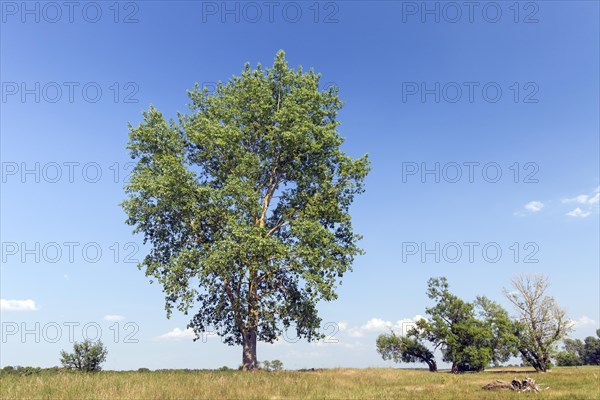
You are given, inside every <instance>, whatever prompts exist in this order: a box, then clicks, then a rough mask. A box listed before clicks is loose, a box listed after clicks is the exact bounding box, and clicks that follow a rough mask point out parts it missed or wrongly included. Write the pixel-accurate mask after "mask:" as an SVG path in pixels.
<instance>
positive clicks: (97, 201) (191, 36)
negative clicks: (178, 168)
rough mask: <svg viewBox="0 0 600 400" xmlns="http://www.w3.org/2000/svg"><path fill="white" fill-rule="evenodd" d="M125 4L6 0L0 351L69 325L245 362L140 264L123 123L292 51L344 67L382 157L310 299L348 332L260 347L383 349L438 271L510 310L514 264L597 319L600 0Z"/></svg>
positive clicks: (364, 137) (368, 148) (198, 363)
mask: <svg viewBox="0 0 600 400" xmlns="http://www.w3.org/2000/svg"><path fill="white" fill-rule="evenodd" d="M113 3H114V2H95V3H94V2H91V3H90V2H75V3H74V6H73V8H72V9H69V8H67V6H64V5H61V4H62V3H61V2H58V3H52V2H50V3H47V2H27V3H22V2H7V1H4V2H2V4H1V7H2V21H1V25H0V29H1V32H0V36H1V37H0V45H1V50H0V58H1V62H0V74H1V79H0V80H1V81H2V99H1V102H0V106H1V113H2V114H1V122H0V127H1V132H2V137H1V142H0V145H1V153H0V155H1V158H2V191H1V221H2V223H1V231H0V233H1V236H2V238H1V242H2V266H1V270H0V271H1V278H2V279H1V298H2V314H1V315H2V335H3V336H2V343H1V345H2V352H1V353H0V354H1V356H0V364H1V365H2V366H4V365H38V366H52V365H56V364H58V358H59V357H58V354H59V352H60V350H61V349H65V348H69V347H70V346H71V345H70V343H69V340H70V339H71V338H69V333H70V332H72V334H73V338H72V339H74V340H81V339H82V338H83V335H87V336H88V337H91V338H94V337H95V335H96V331H97V330H99V334H101V338H102V340H103V341H104V342H105V343H106V344H107V345H108V348H109V357H108V361H107V363H106V368H108V369H132V368H139V367H148V368H152V369H155V368H215V367H219V366H221V365H229V366H231V367H235V366H237V365H238V364H239V363H240V359H241V355H240V353H241V349H240V348H239V347H228V346H226V345H224V344H222V343H221V342H220V340H219V339H218V338H216V337H213V336H210V337H208V338H207V340H206V341H205V343H202V342H192V341H191V338H190V336H189V334H188V333H187V332H186V331H185V327H186V324H187V322H188V318H187V317H186V316H184V315H181V314H174V315H173V317H172V318H171V319H170V320H168V319H166V317H165V312H164V299H163V295H162V293H161V288H160V287H159V286H157V285H150V284H149V282H148V279H147V278H146V277H145V276H144V273H143V272H142V271H139V270H138V269H137V268H136V264H135V259H141V258H142V257H143V256H144V254H145V251H147V249H145V248H144V246H143V245H142V244H141V239H140V237H139V236H134V235H132V233H131V227H129V226H127V225H125V223H124V220H125V215H124V213H123V212H122V210H121V209H120V207H119V205H118V204H119V203H120V202H121V201H122V200H123V199H124V197H125V195H124V192H123V189H122V186H123V182H124V179H126V176H127V172H128V169H129V168H130V166H131V165H130V164H128V163H129V162H130V160H129V158H128V155H127V152H126V150H125V145H126V143H127V123H128V122H131V123H132V124H134V125H136V124H137V123H138V122H139V121H140V119H141V112H142V111H143V110H146V109H147V108H148V107H149V105H150V104H153V105H155V106H156V107H157V108H158V109H159V110H161V111H162V112H163V113H164V114H165V115H167V116H175V115H176V112H177V111H185V110H186V106H185V105H186V104H187V100H188V99H187V97H186V89H190V88H192V87H193V85H194V83H195V82H198V83H200V84H212V83H214V82H216V81H219V80H227V79H229V78H230V77H231V76H232V75H234V74H238V73H240V72H241V70H242V68H243V65H244V63H245V62H247V61H248V62H250V63H251V64H252V65H255V64H256V63H259V62H260V63H262V64H263V65H271V63H272V60H273V58H274V56H275V53H276V52H277V51H278V50H279V49H283V50H285V51H286V54H287V59H288V61H289V63H290V64H291V65H292V66H297V65H300V64H301V65H302V66H304V67H305V68H308V67H314V68H315V70H317V71H319V72H321V73H322V75H323V77H322V82H323V86H326V85H327V84H335V85H336V86H338V87H339V88H340V96H341V97H342V99H343V100H344V101H345V107H344V109H343V110H342V112H341V113H340V121H341V122H342V125H341V126H340V132H341V133H342V135H343V136H345V137H346V138H347V141H346V143H345V144H344V149H345V150H346V151H347V152H348V153H349V154H352V155H354V156H359V155H361V154H363V153H365V152H368V153H369V154H370V157H371V159H372V166H373V170H372V172H371V174H370V175H369V177H368V179H367V190H366V193H365V194H364V195H362V196H361V197H360V198H358V199H357V200H356V202H355V204H354V206H353V208H352V215H353V218H354V226H355V229H356V231H357V232H359V233H361V234H362V235H363V236H364V240H363V242H362V246H363V248H364V249H365V250H366V255H365V256H362V257H359V258H357V260H356V262H355V265H354V272H352V273H350V274H348V275H346V276H345V277H344V279H343V285H342V286H340V287H339V290H338V293H339V299H338V300H337V301H335V302H333V303H327V304H322V305H321V306H320V310H321V316H322V318H323V321H324V322H330V323H331V324H329V325H326V326H325V327H324V332H326V333H328V334H329V333H331V334H333V336H334V339H335V340H333V341H337V343H320V344H307V343H306V342H304V341H299V342H297V343H292V342H294V341H295V338H294V337H293V334H290V337H289V338H288V340H287V341H286V340H281V341H280V342H279V343H277V344H275V345H266V344H264V345H260V346H259V354H258V357H259V359H261V360H263V359H275V358H278V359H280V360H282V361H283V362H284V365H285V366H286V367H288V368H303V367H335V366H347V367H368V366H385V365H391V364H390V363H389V362H384V361H382V360H381V359H380V357H379V356H378V355H377V353H376V351H375V345H374V341H375V338H376V336H377V334H378V333H381V332H384V331H386V329H387V328H388V327H390V326H397V325H398V324H399V323H398V322H397V321H409V320H411V319H413V318H415V316H417V315H422V314H424V309H425V307H427V306H428V305H429V304H430V303H429V301H428V299H427V297H426V295H425V288H426V281H427V279H428V278H429V277H431V276H440V275H443V276H446V277H447V278H448V280H449V282H450V285H451V289H452V290H453V291H454V292H455V293H456V294H458V295H459V296H461V297H463V298H464V299H467V300H472V299H474V297H475V296H476V295H477V294H485V295H486V296H488V297H490V298H492V299H495V300H498V301H500V302H501V303H502V304H504V305H505V306H506V307H507V308H508V309H510V306H509V304H507V302H506V301H505V300H504V299H503V297H502V288H503V287H508V286H509V285H510V279H511V278H512V277H514V276H515V275H517V274H520V273H541V274H545V275H547V276H548V277H549V278H550V281H551V284H552V286H551V289H550V293H551V294H553V295H554V296H555V297H556V298H557V300H558V302H559V304H561V305H562V306H564V307H565V308H566V309H567V310H568V313H569V316H570V318H572V319H573V320H574V321H576V327H575V331H574V332H573V334H572V336H573V337H584V336H587V335H591V334H593V332H594V330H595V329H597V328H598V321H599V320H600V315H599V313H600V311H599V303H600V298H599V292H600V290H599V285H600V276H599V265H600V260H599V250H598V243H599V239H600V238H599V213H598V186H599V156H598V154H599V135H598V132H599V111H598V110H599V109H600V105H599V104H598V103H599V74H598V70H599V37H600V35H599V27H598V20H599V6H598V3H597V2H594V1H579V2H578V1H571V2H566V1H565V2H561V1H540V2H520V3H518V4H517V7H515V5H514V2H512V1H511V2H474V6H473V7H474V8H473V9H471V10H469V9H468V8H466V6H464V5H463V6H461V4H462V2H457V3H453V2H450V3H444V2H428V3H426V6H425V7H426V8H424V6H422V4H423V3H422V2H392V1H371V2H366V1H365V2H363V1H348V2H346V1H339V2H319V3H315V2H312V1H310V2H283V1H282V2H275V3H273V5H269V3H268V2H260V1H259V2H249V3H248V2H246V3H243V2H228V3H226V6H223V5H222V4H223V3H222V2H201V1H174V2H166V1H165V2H163V1H141V2H121V3H119V6H118V7H115V6H114V4H113ZM23 4H26V6H23ZM57 4H58V7H57ZM448 4H450V5H448ZM457 5H458V8H457ZM24 7H27V9H24ZM269 7H271V8H269ZM436 10H437V11H436ZM436 13H437V14H436ZM115 20H116V21H117V22H115ZM94 21H95V22H94ZM27 171H31V172H27ZM428 171H429V172H428ZM436 171H437V172H436ZM457 173H460V176H458V175H457ZM470 173H471V174H472V175H471V176H469V175H470ZM98 174H100V175H98ZM436 174H437V176H436ZM498 174H501V175H498ZM36 246H37V247H36ZM436 246H437V247H436ZM470 249H472V251H473V253H472V258H470V257H469V250H470ZM484 249H485V250H484ZM517 249H518V250H517ZM458 250H460V252H461V253H460V254H459V253H457V251H458ZM98 251H100V252H101V254H98V253H97V252H98ZM498 251H500V252H501V253H496V252H498ZM497 254H498V255H497ZM436 255H437V256H438V257H439V260H436ZM36 257H37V258H39V259H38V260H36ZM29 300H30V301H29ZM511 311H512V309H511ZM36 324H39V325H36ZM86 324H87V325H86ZM70 327H72V328H70ZM117 333H118V337H117V336H116V334H117ZM36 335H37V336H36ZM135 341H137V342H135Z"/></svg>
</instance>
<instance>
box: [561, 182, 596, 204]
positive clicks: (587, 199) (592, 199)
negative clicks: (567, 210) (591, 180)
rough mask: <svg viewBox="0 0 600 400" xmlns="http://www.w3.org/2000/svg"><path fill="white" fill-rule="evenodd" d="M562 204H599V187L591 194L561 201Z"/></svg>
mask: <svg viewBox="0 0 600 400" xmlns="http://www.w3.org/2000/svg"><path fill="white" fill-rule="evenodd" d="M562 202H563V203H578V204H598V203H599V202H600V186H598V187H597V188H596V189H595V190H594V191H593V192H592V193H591V194H580V195H577V196H575V197H571V198H568V199H563V200H562Z"/></svg>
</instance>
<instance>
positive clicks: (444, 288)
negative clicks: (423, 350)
mask: <svg viewBox="0 0 600 400" xmlns="http://www.w3.org/2000/svg"><path fill="white" fill-rule="evenodd" d="M427 295H428V297H429V298H430V299H432V300H434V301H435V302H436V303H435V305H434V306H433V307H429V308H427V309H426V313H427V315H428V316H429V318H428V319H421V320H419V321H417V322H416V329H413V330H412V331H411V332H409V334H410V335H413V336H415V337H418V338H420V339H424V340H427V341H429V342H431V343H432V345H433V346H434V348H435V349H438V348H439V349H440V350H441V352H442V356H443V360H444V361H446V362H449V363H451V364H452V372H464V371H482V370H483V369H485V367H487V366H489V365H491V364H497V363H501V362H505V361H507V360H508V359H509V358H510V356H511V354H514V352H515V348H514V343H515V337H514V335H513V323H512V322H511V321H510V318H509V316H508V313H507V312H506V310H504V309H503V308H502V307H501V306H500V305H499V304H497V303H495V302H493V301H491V300H489V299H487V298H485V297H483V296H479V297H478V298H477V299H476V301H475V302H473V303H469V302H466V301H464V300H462V299H461V298H459V297H458V296H456V295H454V294H453V293H451V292H450V290H449V285H448V282H447V280H446V278H444V277H441V278H431V279H430V280H429V281H428V289H427Z"/></svg>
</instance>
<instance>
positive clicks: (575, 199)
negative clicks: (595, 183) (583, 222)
mask: <svg viewBox="0 0 600 400" xmlns="http://www.w3.org/2000/svg"><path fill="white" fill-rule="evenodd" d="M589 198H590V196H588V195H587V194H580V195H579V196H575V197H571V198H570V199H563V200H562V202H563V203H579V204H585V203H587V202H588V199H589Z"/></svg>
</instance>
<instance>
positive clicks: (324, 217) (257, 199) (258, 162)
mask: <svg viewBox="0 0 600 400" xmlns="http://www.w3.org/2000/svg"><path fill="white" fill-rule="evenodd" d="M319 79H320V75H319V74H316V73H315V72H314V71H313V70H310V71H309V72H304V71H303V70H302V68H301V67H299V68H298V69H297V70H294V69H292V68H289V67H288V64H287V62H286V61H285V55H284V53H283V51H280V52H279V53H278V54H277V56H276V58H275V62H274V65H273V67H272V68H267V69H264V70H263V68H262V67H261V66H260V65H258V67H257V68H256V69H251V68H250V66H249V65H248V64H246V66H245V68H244V70H243V71H242V74H241V76H236V77H233V78H232V79H231V80H230V81H229V82H227V83H225V84H223V83H221V82H219V84H218V85H217V87H216V90H215V92H214V93H209V92H208V90H207V89H206V88H204V89H200V88H199V87H198V86H196V87H195V88H194V89H193V90H192V91H190V92H188V94H189V98H190V100H191V104H190V105H189V109H190V112H189V114H179V116H178V121H177V122H175V121H173V120H170V121H168V122H167V121H165V119H164V117H163V115H162V114H161V113H160V112H159V111H158V110H157V109H155V108H154V107H150V109H149V110H148V111H147V112H144V114H143V116H144V120H143V122H142V123H141V124H140V125H139V126H138V127H137V128H134V127H130V136H129V145H128V148H129V150H130V154H131V157H132V158H134V159H135V160H136V161H137V164H136V166H135V168H134V170H133V173H132V175H131V180H130V183H129V184H127V186H126V190H127V193H128V199H127V200H125V201H124V202H123V204H122V206H123V208H124V210H125V212H126V214H127V216H128V219H127V223H128V224H130V225H133V226H134V227H135V229H134V231H135V232H140V233H143V235H144V241H145V242H149V243H150V244H151V250H150V253H149V254H148V255H147V256H146V257H145V258H144V260H143V261H142V263H141V264H140V266H139V267H140V268H143V269H145V271H146V275H147V276H150V277H152V278H153V279H156V280H157V281H158V282H159V283H160V284H161V285H162V286H163V289H164V292H165V295H166V299H165V300H166V305H165V307H166V311H167V316H170V315H171V312H172V309H173V308H174V307H176V308H177V309H178V310H180V311H182V312H184V313H186V314H187V313H188V312H190V311H191V310H192V309H193V308H195V309H196V311H195V314H194V316H193V318H192V320H191V321H190V324H189V326H190V327H191V328H193V329H194V331H195V333H196V335H197V338H199V337H200V336H201V335H202V333H203V332H205V331H207V330H208V329H209V328H216V330H217V331H218V332H219V334H220V335H221V336H222V337H223V340H224V342H225V343H227V344H230V345H234V344H243V345H244V352H243V354H244V358H243V361H244V366H245V368H255V367H256V366H257V365H256V341H257V340H260V341H264V342H269V343H272V342H273V341H274V340H275V339H276V338H277V337H278V336H279V335H280V334H281V333H282V332H283V330H284V329H287V328H289V327H290V326H291V325H292V324H294V327H295V329H296V334H297V335H298V337H304V338H307V339H308V340H309V341H311V340H315V339H319V338H321V337H323V335H321V334H319V333H318V328H319V327H320V323H321V319H320V318H319V317H318V314H317V308H316V305H317V303H318V302H319V301H320V300H325V301H330V300H334V299H336V297H337V295H336V293H335V287H336V284H337V283H338V281H339V280H340V279H341V277H342V276H343V274H344V273H346V272H347V271H350V270H351V267H352V262H353V260H354V257H355V256H356V255H358V254H361V253H362V251H361V249H360V248H359V247H357V241H358V240H359V239H360V236H358V235H356V234H355V233H354V232H353V228H352V223H351V218H350V215H349V212H348V211H349V207H350V205H351V203H352V202H353V199H354V196H355V195H357V194H360V193H362V192H363V181H364V179H365V177H366V175H367V173H368V171H369V161H368V159H367V156H366V155H365V156H363V157H360V158H358V159H353V158H352V157H350V156H348V155H346V154H345V153H344V152H342V151H341V150H340V146H341V144H342V143H343V141H344V139H343V138H342V136H340V134H339V133H338V130H337V128H338V125H339V122H338V121H337V113H338V111H339V109H340V108H341V106H342V102H341V101H340V99H339V98H338V92H337V89H335V88H329V89H328V90H326V91H319ZM196 306H197V307H196Z"/></svg>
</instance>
